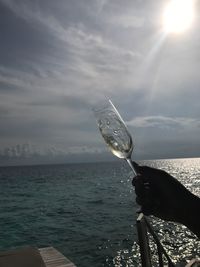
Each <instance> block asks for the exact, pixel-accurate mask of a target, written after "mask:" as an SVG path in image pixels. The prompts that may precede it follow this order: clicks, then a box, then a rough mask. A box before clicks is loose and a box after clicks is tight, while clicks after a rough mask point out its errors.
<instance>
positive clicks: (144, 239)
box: [137, 213, 152, 267]
mask: <svg viewBox="0 0 200 267" xmlns="http://www.w3.org/2000/svg"><path fill="white" fill-rule="evenodd" d="M137 231H138V241H139V246H140V254H141V260H142V267H151V266H152V265H151V255H150V249H149V240H148V235H147V229H146V223H145V220H144V216H143V214H142V213H140V215H139V216H138V218H137Z"/></svg>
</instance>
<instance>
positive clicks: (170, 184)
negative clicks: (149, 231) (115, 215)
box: [132, 163, 200, 236]
mask: <svg viewBox="0 0 200 267" xmlns="http://www.w3.org/2000/svg"><path fill="white" fill-rule="evenodd" d="M133 164H134V167H135V169H136V171H137V173H138V175H137V176H136V177H134V178H133V181H132V184H133V186H134V187H135V192H136V195H137V197H136V202H137V203H138V204H139V205H141V211H142V212H143V213H144V214H145V215H154V216H156V217H159V218H161V219H164V220H168V221H174V222H179V223H182V224H184V225H186V226H188V228H190V229H191V230H192V231H193V232H195V233H196V234H197V235H198V236H199V235H200V214H199V213H200V199H199V198H198V197H197V196H195V195H193V194H192V193H191V192H190V191H189V190H187V189H186V188H185V187H184V186H183V185H182V184H181V183H180V182H179V181H177V180H176V179H175V178H174V177H172V176H171V175H169V174H168V173H167V172H165V171H163V170H159V169H154V168H150V167H146V166H139V165H138V164H136V163H133Z"/></svg>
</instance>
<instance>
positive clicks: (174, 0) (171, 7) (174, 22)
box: [163, 0, 194, 33]
mask: <svg viewBox="0 0 200 267" xmlns="http://www.w3.org/2000/svg"><path fill="white" fill-rule="evenodd" d="M193 19H194V0H171V1H170V2H169V4H168V5H167V7H166V8H165V10H164V14H163V26H164V30H165V31H166V32H168V33H181V32H184V31H185V30H187V29H188V28H189V27H190V26H191V24H192V21H193Z"/></svg>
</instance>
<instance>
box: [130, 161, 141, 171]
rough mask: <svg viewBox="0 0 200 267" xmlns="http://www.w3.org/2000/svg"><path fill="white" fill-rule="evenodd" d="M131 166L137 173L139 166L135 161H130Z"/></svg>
mask: <svg viewBox="0 0 200 267" xmlns="http://www.w3.org/2000/svg"><path fill="white" fill-rule="evenodd" d="M132 164H133V167H134V169H135V170H136V172H139V170H140V166H139V165H138V164H137V163H136V162H135V161H132Z"/></svg>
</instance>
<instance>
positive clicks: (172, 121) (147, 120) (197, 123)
mask: <svg viewBox="0 0 200 267" xmlns="http://www.w3.org/2000/svg"><path fill="white" fill-rule="evenodd" d="M127 125H130V126H133V127H135V128H148V127H154V128H160V129H170V128H171V129H175V128H187V129H191V128H192V129H194V128H200V120H199V119H196V118H185V117H166V116H146V117H136V118H134V119H132V120H130V121H128V122H127Z"/></svg>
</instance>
